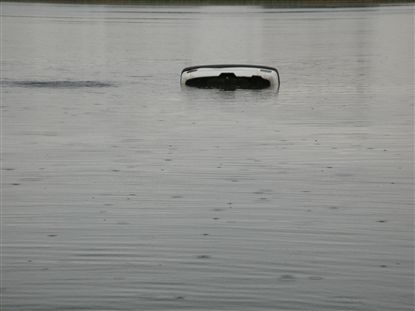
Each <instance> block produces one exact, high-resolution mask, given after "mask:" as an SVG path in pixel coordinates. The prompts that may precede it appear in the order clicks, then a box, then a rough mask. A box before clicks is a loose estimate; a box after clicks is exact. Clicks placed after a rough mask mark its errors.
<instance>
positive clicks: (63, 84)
mask: <svg viewBox="0 0 415 311" xmlns="http://www.w3.org/2000/svg"><path fill="white" fill-rule="evenodd" d="M1 84H2V85H7V86H14V87H27V88H85V87H88V88H91V87H92V88H101V87H111V86H115V84H113V83H111V82H103V81H91V80H87V81H73V80H59V81H56V80H54V81H37V80H22V81H1Z"/></svg>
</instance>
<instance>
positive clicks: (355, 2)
mask: <svg viewBox="0 0 415 311" xmlns="http://www.w3.org/2000/svg"><path fill="white" fill-rule="evenodd" d="M4 2H13V3H57V4H59V3H62V4H108V5H117V4H119V5H261V6H264V7H270V8H271V7H279V8H293V7H294V8H336V7H372V6H382V5H405V4H414V3H415V1H414V0H406V1H405V0H367V1H361V0H334V1H324V0H291V1H290V0H7V1H2V0H0V3H4Z"/></svg>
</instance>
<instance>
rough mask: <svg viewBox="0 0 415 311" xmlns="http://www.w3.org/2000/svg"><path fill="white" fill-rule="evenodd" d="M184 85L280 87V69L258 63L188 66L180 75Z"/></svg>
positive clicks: (205, 86) (239, 87)
mask: <svg viewBox="0 0 415 311" xmlns="http://www.w3.org/2000/svg"><path fill="white" fill-rule="evenodd" d="M180 82H181V84H182V85H187V86H190V87H197V88H204V89H212V88H215V89H222V90H236V89H254V90H260V89H266V88H275V89H277V90H278V89H279V87H280V76H279V73H278V70H277V69H276V68H273V67H269V66H258V65H203V66H192V67H186V68H184V69H183V70H182V73H181V76H180Z"/></svg>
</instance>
